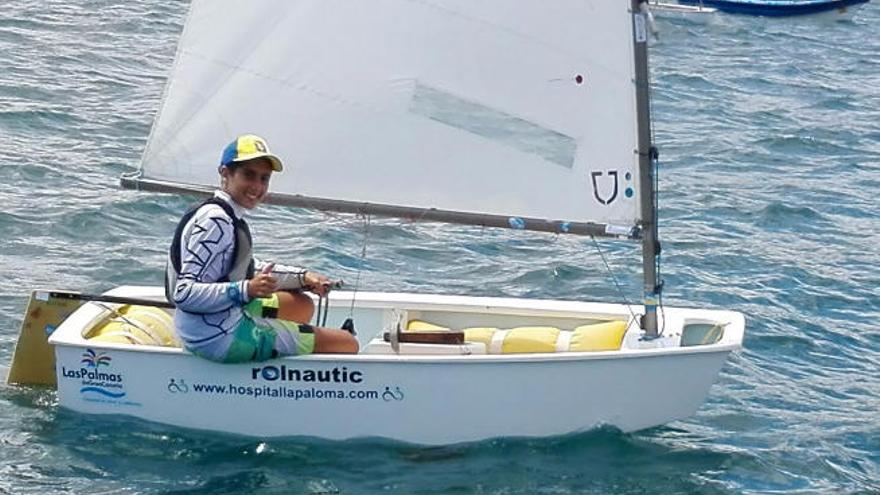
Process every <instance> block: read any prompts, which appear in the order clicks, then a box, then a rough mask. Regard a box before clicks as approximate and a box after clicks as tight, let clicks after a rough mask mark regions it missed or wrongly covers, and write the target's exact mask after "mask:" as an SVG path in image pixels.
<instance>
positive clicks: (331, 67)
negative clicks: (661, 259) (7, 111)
mask: <svg viewBox="0 0 880 495" xmlns="http://www.w3.org/2000/svg"><path fill="white" fill-rule="evenodd" d="M633 44H634V28H633V16H632V13H631V12H630V5H629V2H623V1H609V0H592V1H591V0H555V1H553V2H539V1H518V2H510V1H507V0H481V1H472V0H382V1H376V2H358V1H349V0H298V1H294V0H253V1H249V2H247V3H242V2H236V1H232V0H194V1H193V3H192V7H191V11H190V15H189V19H188V20H187V24H186V28H185V30H184V32H183V35H182V37H181V40H180V45H179V48H178V53H177V59H176V61H175V64H174V67H173V70H172V73H171V75H170V80H169V83H168V86H167V89H166V94H165V97H164V99H163V102H162V105H161V109H160V113H159V115H158V117H157V119H156V121H155V124H154V128H153V130H152V133H151V136H150V140H149V143H148V145H147V149H146V152H145V154H144V157H143V161H142V165H141V171H140V173H141V177H140V180H143V181H161V182H170V183H173V184H180V185H187V186H190V185H191V186H214V185H216V184H217V182H218V176H217V164H218V162H219V157H220V151H221V150H222V148H223V147H224V146H225V145H226V144H227V143H228V142H229V141H231V140H232V139H233V137H234V136H236V135H237V134H241V133H255V134H259V135H261V136H263V137H265V138H266V139H267V140H268V141H269V143H270V144H271V146H272V148H273V151H275V152H276V153H277V154H279V155H280V156H281V157H282V158H283V159H284V160H285V163H286V165H287V169H286V170H285V171H284V172H283V173H281V174H276V176H275V177H273V184H272V191H273V192H275V193H281V194H287V195H302V196H305V197H309V198H321V199H328V200H339V201H349V202H357V203H370V204H377V205H391V206H395V207H402V208H415V209H428V208H434V209H437V210H446V211H452V212H464V213H471V214H481V215H490V216H500V217H525V218H535V219H543V220H548V221H561V222H584V223H597V224H613V225H620V226H633V225H635V224H636V223H637V222H638V221H639V217H640V210H639V194H640V188H639V177H638V155H637V153H636V152H635V150H637V149H638V141H637V128H636V96H635V91H636V88H635V84H634V83H633V81H634V57H633V49H634V48H633Z"/></svg>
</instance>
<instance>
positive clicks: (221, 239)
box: [173, 191, 306, 360]
mask: <svg viewBox="0 0 880 495" xmlns="http://www.w3.org/2000/svg"><path fill="white" fill-rule="evenodd" d="M214 196H216V197H217V198H220V199H221V200H223V201H225V202H226V203H228V204H229V205H230V206H231V207H232V210H233V212H234V213H235V216H236V217H237V218H241V219H243V217H244V214H245V212H246V211H247V210H246V209H245V208H244V207H242V206H240V205H238V204H237V203H235V201H233V200H232V198H231V197H230V196H229V195H228V194H226V193H225V192H223V191H217V192H215V193H214ZM234 254H235V227H234V226H233V221H232V218H230V217H229V215H227V213H226V212H225V211H224V210H223V208H221V207H220V206H218V205H216V204H206V205H203V206H202V207H201V208H199V209H198V211H197V212H196V213H195V215H193V217H192V218H191V219H190V221H189V222H188V223H187V224H186V226H185V227H184V229H183V233H182V238H181V240H180V273H179V274H178V277H177V284H176V286H175V287H174V291H173V298H174V304H175V305H176V306H177V311H175V314H174V326H175V328H176V329H177V334H178V336H179V337H180V339H181V340H182V341H183V343H184V345H185V346H186V347H187V348H188V349H190V350H191V351H194V352H196V353H198V354H200V355H203V356H205V357H209V358H213V359H216V360H220V359H222V358H223V356H225V355H226V352H227V350H228V349H229V346H230V344H231V343H232V340H233V334H234V331H235V329H236V327H237V326H238V324H239V323H240V322H241V319H242V318H245V317H246V316H245V315H244V312H243V308H242V306H243V305H244V304H246V303H247V302H249V298H248V295H247V285H248V281H247V280H231V281H228V282H220V280H222V279H225V278H226V277H227V275H228V274H229V273H230V271H231V270H232V267H233V264H234V262H235V260H234V259H233V258H234ZM254 262H255V266H256V270H257V272H259V271H260V270H262V269H263V268H264V267H265V266H266V264H267V263H265V262H262V261H259V260H257V259H256V258H255V259H254ZM305 273H306V270H305V269H304V268H300V267H296V266H286V265H275V268H274V269H273V270H272V275H273V276H274V277H276V278H277V279H278V288H279V289H299V288H302V287H303V280H304V277H305Z"/></svg>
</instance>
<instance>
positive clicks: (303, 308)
mask: <svg viewBox="0 0 880 495" xmlns="http://www.w3.org/2000/svg"><path fill="white" fill-rule="evenodd" d="M276 294H278V318H280V319H282V320H288V321H295V322H297V323H309V322H311V321H312V316H313V315H314V314H315V303H314V302H313V301H312V298H311V297H309V296H307V295H305V294H303V293H302V292H299V291H290V292H289V291H279V292H276ZM313 328H314V331H315V350H314V351H313V352H315V353H319V354H337V353H338V354H357V352H358V348H359V345H358V341H357V339H355V338H354V336H353V335H352V334H350V333H348V332H346V331H345V330H339V329H336V328H324V327H313Z"/></svg>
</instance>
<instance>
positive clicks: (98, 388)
mask: <svg viewBox="0 0 880 495" xmlns="http://www.w3.org/2000/svg"><path fill="white" fill-rule="evenodd" d="M110 361H111V359H110V356H108V355H107V354H105V353H103V352H95V351H94V350H93V349H86V351H85V352H84V353H83V355H82V360H81V361H80V363H81V364H83V365H84V367H83V368H82V369H80V370H67V369H64V368H62V370H61V372H62V375H63V376H65V377H69V378H76V379H80V380H82V387H81V388H80V389H79V391H80V393H83V394H84V393H87V392H92V393H95V394H99V395H102V396H104V397H108V398H111V399H120V398H122V397H124V396H125V392H124V391H122V375H121V374H119V373H109V372H105V371H99V370H100V369H101V367H102V366H103V367H105V368H109V367H110Z"/></svg>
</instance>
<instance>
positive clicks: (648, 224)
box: [632, 0, 661, 338]
mask: <svg viewBox="0 0 880 495" xmlns="http://www.w3.org/2000/svg"><path fill="white" fill-rule="evenodd" d="M632 9H633V31H634V33H633V34H634V40H633V54H634V56H635V75H636V81H635V84H636V109H637V124H636V125H637V128H638V141H639V144H638V146H639V148H638V150H636V152H637V153H638V155H639V177H640V178H641V182H640V190H639V197H640V199H641V205H640V206H641V217H642V273H643V276H644V294H645V297H644V304H645V315H644V317H643V319H642V328H643V329H644V330H645V336H646V337H648V338H654V337H657V336H658V332H657V302H658V300H659V297H660V290H661V284H660V280H659V278H658V273H657V255H658V254H659V252H660V243H659V242H658V239H657V209H656V201H655V199H656V198H655V194H656V191H655V190H654V182H655V181H654V167H653V163H654V155H655V153H656V151H655V150H654V148H653V146H652V144H651V108H650V94H649V91H650V87H649V86H650V81H649V78H648V25H647V24H648V19H647V12H648V10H647V9H648V2H647V0H632Z"/></svg>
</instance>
